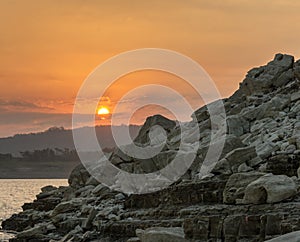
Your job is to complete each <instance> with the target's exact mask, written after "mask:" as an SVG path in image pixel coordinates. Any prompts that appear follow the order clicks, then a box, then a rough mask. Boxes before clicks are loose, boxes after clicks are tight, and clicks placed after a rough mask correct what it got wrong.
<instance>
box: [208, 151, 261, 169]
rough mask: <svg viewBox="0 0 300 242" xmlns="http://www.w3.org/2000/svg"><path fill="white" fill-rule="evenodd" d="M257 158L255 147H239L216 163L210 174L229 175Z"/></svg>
mask: <svg viewBox="0 0 300 242" xmlns="http://www.w3.org/2000/svg"><path fill="white" fill-rule="evenodd" d="M255 157H257V154H256V151H255V147H252V146H250V147H241V148H237V149H234V150H233V151H231V152H229V153H228V154H227V155H226V156H225V158H224V159H222V160H220V161H218V162H217V164H216V165H215V167H214V168H213V170H212V171H211V173H213V174H231V173H235V172H237V171H238V168H239V166H240V165H241V164H243V163H246V164H247V162H248V161H250V160H252V159H253V158H255Z"/></svg>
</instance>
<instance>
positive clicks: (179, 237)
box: [136, 227, 187, 242]
mask: <svg viewBox="0 0 300 242" xmlns="http://www.w3.org/2000/svg"><path fill="white" fill-rule="evenodd" d="M136 235H137V237H138V238H139V239H140V240H141V242H154V241H156V242H168V241H172V242H187V240H186V239H185V238H184V232H183V228H176V227H175V228H163V227H153V228H148V229H146V230H141V229H138V230H136Z"/></svg>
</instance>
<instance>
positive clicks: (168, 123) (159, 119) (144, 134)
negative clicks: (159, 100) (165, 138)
mask: <svg viewBox="0 0 300 242" xmlns="http://www.w3.org/2000/svg"><path fill="white" fill-rule="evenodd" d="M155 125H158V126H160V127H162V128H163V129H164V130H165V131H166V132H167V133H169V132H170V131H171V129H173V128H174V127H175V126H176V122H175V121H172V120H169V119H167V118H165V117H163V116H161V115H154V116H151V117H148V118H147V119H146V122H145V123H144V125H143V127H142V128H141V129H140V131H139V133H138V135H137V137H136V138H135V139H134V142H136V143H140V144H146V143H148V142H149V141H150V140H149V132H150V130H151V128H152V127H154V126H155Z"/></svg>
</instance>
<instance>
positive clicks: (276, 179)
mask: <svg viewBox="0 0 300 242" xmlns="http://www.w3.org/2000/svg"><path fill="white" fill-rule="evenodd" d="M296 193H297V185H296V184H295V182H294V180H293V179H292V178H290V177H288V176H285V175H273V174H266V175H264V176H262V177H260V178H258V179H257V180H255V181H253V182H251V183H250V184H249V185H248V186H247V187H246V189H245V196H244V198H243V204H251V203H252V204H261V203H276V202H281V201H283V200H285V199H288V198H290V197H292V196H294V195H295V194H296Z"/></svg>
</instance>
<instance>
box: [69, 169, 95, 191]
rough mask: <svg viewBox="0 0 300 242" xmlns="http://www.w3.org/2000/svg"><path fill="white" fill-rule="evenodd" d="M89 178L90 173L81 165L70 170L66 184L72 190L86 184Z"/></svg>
mask: <svg viewBox="0 0 300 242" xmlns="http://www.w3.org/2000/svg"><path fill="white" fill-rule="evenodd" d="M90 176H91V175H90V173H89V172H88V171H87V170H86V169H85V167H84V166H83V165H82V164H80V165H78V166H76V167H75V168H74V169H73V170H72V172H71V174H70V176H69V179H68V183H69V185H70V186H71V187H73V188H80V187H83V186H84V185H85V184H86V182H87V181H88V180H89V178H90Z"/></svg>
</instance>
